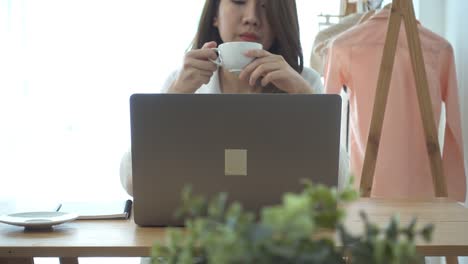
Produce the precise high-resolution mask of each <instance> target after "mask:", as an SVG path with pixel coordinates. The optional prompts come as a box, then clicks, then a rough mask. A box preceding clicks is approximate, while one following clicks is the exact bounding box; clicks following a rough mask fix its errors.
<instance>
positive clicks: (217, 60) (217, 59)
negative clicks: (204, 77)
mask: <svg viewBox="0 0 468 264" xmlns="http://www.w3.org/2000/svg"><path fill="white" fill-rule="evenodd" d="M213 50H214V51H215V52H216V53H217V54H218V58H216V60H212V59H210V61H211V62H213V63H214V64H216V65H218V66H222V64H223V58H222V57H221V53H220V52H219V49H218V48H213Z"/></svg>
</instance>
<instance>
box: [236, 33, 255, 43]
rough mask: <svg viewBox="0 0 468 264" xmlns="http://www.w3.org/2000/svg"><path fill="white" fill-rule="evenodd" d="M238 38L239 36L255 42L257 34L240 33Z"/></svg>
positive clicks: (244, 39)
mask: <svg viewBox="0 0 468 264" xmlns="http://www.w3.org/2000/svg"><path fill="white" fill-rule="evenodd" d="M240 38H241V39H242V40H243V41H251V42H256V41H258V36H257V35H255V34H249V33H246V34H242V35H240Z"/></svg>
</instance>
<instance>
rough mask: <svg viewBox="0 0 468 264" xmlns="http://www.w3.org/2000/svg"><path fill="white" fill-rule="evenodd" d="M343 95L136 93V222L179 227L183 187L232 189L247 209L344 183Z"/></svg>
mask: <svg viewBox="0 0 468 264" xmlns="http://www.w3.org/2000/svg"><path fill="white" fill-rule="evenodd" d="M340 115H341V98H340V96H339V95H287V94H255V95H252V94H251V95H245V94H134V95H132V96H131V98H130V118H131V143H132V174H133V195H134V197H133V202H134V220H135V223H136V224H138V225H140V226H180V225H183V219H176V218H175V217H174V212H175V211H176V209H177V208H178V207H179V206H180V192H181V190H182V189H183V187H184V186H187V185H190V186H192V190H193V192H194V193H195V194H203V195H205V196H206V197H212V196H213V195H214V194H216V193H219V192H227V193H228V194H229V199H230V201H234V200H235V201H239V202H241V203H242V204H243V206H244V208H246V209H247V210H253V211H258V210H259V209H260V208H261V207H263V206H267V205H274V204H277V203H279V202H280V201H281V197H282V195H283V194H284V193H285V192H298V191H301V190H302V189H303V187H304V186H303V185H302V184H301V180H303V179H309V180H312V181H313V182H315V183H322V184H325V185H327V186H336V185H337V182H338V164H339V142H340V118H341V116H340Z"/></svg>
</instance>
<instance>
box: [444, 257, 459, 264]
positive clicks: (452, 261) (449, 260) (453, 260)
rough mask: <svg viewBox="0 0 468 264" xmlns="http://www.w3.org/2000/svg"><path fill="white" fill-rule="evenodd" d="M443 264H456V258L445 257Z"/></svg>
mask: <svg viewBox="0 0 468 264" xmlns="http://www.w3.org/2000/svg"><path fill="white" fill-rule="evenodd" d="M445 262H446V263H447V264H458V257H448V256H447V257H445Z"/></svg>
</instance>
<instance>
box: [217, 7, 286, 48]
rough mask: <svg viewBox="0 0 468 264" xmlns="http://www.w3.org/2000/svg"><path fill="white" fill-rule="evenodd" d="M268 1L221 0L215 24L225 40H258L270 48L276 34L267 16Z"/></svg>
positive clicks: (264, 46)
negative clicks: (266, 5) (266, 3)
mask: <svg viewBox="0 0 468 264" xmlns="http://www.w3.org/2000/svg"><path fill="white" fill-rule="evenodd" d="M266 1H268V0H220V3H219V9H218V15H217V16H216V17H215V18H214V21H213V25H214V26H215V27H217V28H218V31H219V34H220V36H221V39H222V40H223V42H230V41H251V42H258V43H261V44H262V45H263V48H264V49H265V50H268V49H270V47H271V46H272V44H273V39H274V36H273V32H272V30H271V27H270V24H269V23H268V20H267V16H266V9H265V2H266ZM280 1H283V0H280Z"/></svg>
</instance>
